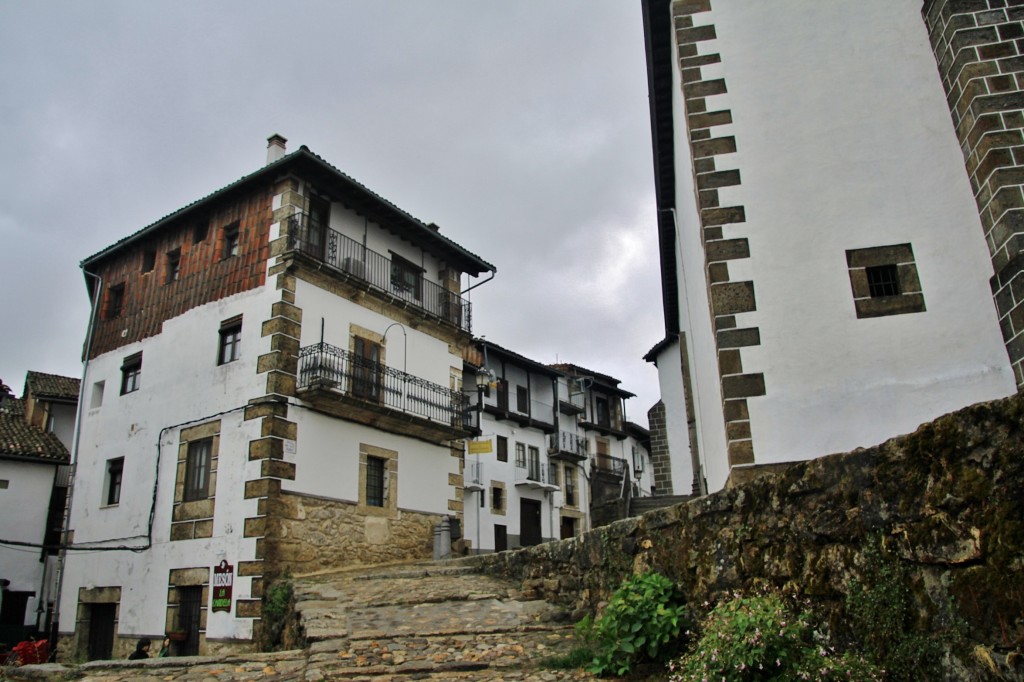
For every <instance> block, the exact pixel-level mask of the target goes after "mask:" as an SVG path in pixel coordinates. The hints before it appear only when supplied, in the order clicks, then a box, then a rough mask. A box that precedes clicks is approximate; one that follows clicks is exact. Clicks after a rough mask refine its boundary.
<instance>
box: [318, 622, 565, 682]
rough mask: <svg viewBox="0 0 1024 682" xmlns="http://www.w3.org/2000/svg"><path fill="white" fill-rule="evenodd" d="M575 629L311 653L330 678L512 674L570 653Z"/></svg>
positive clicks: (415, 639)
mask: <svg viewBox="0 0 1024 682" xmlns="http://www.w3.org/2000/svg"><path fill="white" fill-rule="evenodd" d="M573 645H574V640H573V629H572V628H571V627H566V626H563V627H560V628H557V629H553V628H542V629H536V630H520V631H505V632H491V633H476V634H450V635H439V636H426V637H424V636H419V635H412V636H409V637H392V638H388V639H380V640H357V641H350V642H349V643H348V647H347V648H346V649H344V650H341V651H332V650H330V649H329V648H327V647H325V648H324V649H322V650H321V649H320V647H316V648H311V649H310V657H309V662H310V665H311V666H313V667H315V668H317V669H318V670H320V671H321V672H323V674H324V675H326V676H328V677H352V676H358V675H384V674H413V673H421V672H428V673H434V672H444V671H447V672H451V671H454V670H470V669H472V670H498V669H503V670H508V669H513V668H515V669H522V668H523V667H524V666H525V667H529V666H532V665H534V664H535V663H536V662H537V661H538V660H540V659H543V658H546V657H548V656H553V655H558V654H564V653H568V651H569V649H571V648H572V646H573Z"/></svg>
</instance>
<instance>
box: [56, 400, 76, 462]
mask: <svg viewBox="0 0 1024 682" xmlns="http://www.w3.org/2000/svg"><path fill="white" fill-rule="evenodd" d="M77 409H78V408H77V407H76V406H75V405H64V404H60V403H50V415H51V416H52V417H53V435H55V436H57V439H58V440H60V442H61V443H63V444H64V447H66V448H67V449H68V452H70V451H71V446H72V445H73V441H74V439H75V418H76V410H77Z"/></svg>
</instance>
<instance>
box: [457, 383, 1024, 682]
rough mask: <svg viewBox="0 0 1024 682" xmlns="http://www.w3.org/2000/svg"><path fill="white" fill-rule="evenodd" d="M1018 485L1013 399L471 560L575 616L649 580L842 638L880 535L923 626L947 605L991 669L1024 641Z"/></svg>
mask: <svg viewBox="0 0 1024 682" xmlns="http://www.w3.org/2000/svg"><path fill="white" fill-rule="evenodd" d="M1022 489H1024V399H1022V398H1021V397H1017V396H1014V397H1011V398H1007V399H1004V400H1001V401H995V402H991V403H982V404H978V405H975V406H972V407H968V408H965V409H964V410H961V411H959V412H957V413H954V414H951V415H947V416H945V417H942V418H940V419H938V420H936V421H935V422H932V423H929V424H925V425H923V426H922V427H920V428H919V429H918V430H917V431H916V432H915V433H913V434H910V435H907V436H901V437H899V438H894V439H892V440H890V441H888V442H886V443H884V444H882V445H879V446H876V447H872V448H868V449H859V450H856V451H854V452H851V453H847V454H839V455H832V456H829V457H823V458H820V459H817V460H812V461H808V462H800V463H796V464H794V465H792V466H790V467H789V468H787V469H786V470H785V471H783V472H781V473H778V474H776V475H766V476H763V477H760V478H757V479H756V480H753V481H750V482H749V483H747V484H745V485H742V486H738V487H736V488H732V489H727V490H723V491H721V492H718V493H716V494H713V495H710V496H707V497H704V498H700V499H697V500H694V501H692V502H689V503H687V504H682V505H678V506H675V507H669V508H666V509H662V510H658V511H655V512H652V513H649V514H647V515H645V516H643V517H640V518H634V519H627V520H625V521H620V522H617V523H614V524H612V525H610V526H606V527H604V528H599V529H597V530H594V531H591V532H590V533H587V534H585V535H583V536H581V537H578V538H573V539H571V540H563V541H560V542H555V543H549V544H546V545H541V546H538V547H532V548H529V549H527V550H524V551H520V552H503V553H499V554H491V555H481V556H477V557H473V558H471V559H469V561H471V562H475V563H477V564H478V565H480V566H481V567H482V568H483V569H484V570H486V571H490V572H494V573H497V574H501V575H505V576H510V577H513V578H516V579H520V580H523V581H524V586H525V588H526V589H527V590H528V591H531V590H532V591H534V592H536V593H537V596H543V597H544V598H547V599H550V600H553V601H558V602H562V603H564V604H566V606H568V607H570V608H574V609H578V610H580V611H582V610H589V609H593V608H595V607H596V606H597V605H598V603H599V602H601V601H602V600H604V599H606V598H607V597H608V595H609V594H610V592H611V591H612V590H613V589H614V588H615V587H617V586H618V584H619V582H620V581H621V580H622V579H623V577H625V576H627V575H629V574H631V573H634V572H643V571H646V570H649V569H650V570H655V571H659V572H662V573H664V574H666V575H668V576H670V577H672V578H673V579H674V580H675V581H676V582H677V583H678V584H679V585H680V587H681V588H682V590H683V592H684V594H686V595H687V596H688V599H689V601H690V603H691V605H693V606H694V607H699V606H700V605H701V604H703V603H704V602H705V601H710V602H714V601H716V600H717V599H718V598H719V597H721V596H724V595H725V594H726V593H728V592H730V591H732V590H735V589H744V588H751V587H753V586H755V585H763V584H768V585H774V586H777V587H780V588H786V589H788V590H792V591H793V592H796V593H798V594H800V595H803V596H805V597H807V598H809V599H811V600H813V601H814V602H815V605H816V607H817V608H818V609H819V610H820V612H822V613H824V614H825V615H826V616H827V617H828V618H829V619H830V622H832V623H833V624H834V625H835V626H836V627H841V623H842V620H843V599H844V595H845V593H846V591H847V589H848V586H849V583H850V580H851V579H852V578H854V577H856V576H857V575H858V571H859V568H858V567H859V566H860V565H862V564H863V557H864V553H865V549H866V548H867V547H869V546H876V545H877V543H878V541H879V538H880V539H881V541H882V543H883V544H884V546H885V547H886V549H887V551H888V552H890V553H891V555H892V556H894V557H896V560H898V561H900V562H902V563H903V564H904V565H905V566H906V567H907V568H908V570H909V574H910V576H911V580H912V583H911V585H910V587H911V590H912V593H913V595H914V599H915V600H916V604H917V606H918V607H919V613H920V614H921V616H920V620H919V623H918V625H917V627H919V628H921V629H922V630H923V631H929V629H930V627H931V625H932V623H931V618H932V617H934V616H935V615H936V614H939V613H947V612H948V610H949V609H950V608H952V609H953V610H954V611H955V612H956V613H957V614H959V616H960V617H961V618H962V619H963V620H964V621H965V622H966V623H967V628H968V639H969V640H970V642H971V645H970V646H974V645H975V644H977V645H980V646H983V647H985V648H986V650H987V651H993V652H996V654H994V657H995V659H996V660H997V661H998V660H1000V659H999V655H998V652H1000V651H1003V652H1005V651H1007V650H1009V649H1011V648H1013V647H1015V646H1017V647H1019V646H1020V643H1021V642H1022V641H1024V640H1022V638H1024V621H1022V620H1021V618H1020V614H1021V613H1024V495H1021V490H1022ZM969 650H970V647H968V651H969ZM958 665H960V666H961V667H959V668H957V669H956V670H955V671H954V672H952V673H951V679H990V678H988V677H986V676H985V674H984V673H983V672H977V671H982V670H983V669H982V668H981V667H979V666H980V665H981V664H980V663H979V662H978V661H977V660H974V659H973V658H971V657H970V656H968V657H967V658H966V659H963V660H962V661H961V663H960V664H958ZM972 670H974V671H975V672H977V675H976V676H975V673H973V672H971V671H972ZM1010 679H1017V678H1013V677H1011V678H1010Z"/></svg>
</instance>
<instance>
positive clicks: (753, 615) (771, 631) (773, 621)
mask: <svg viewBox="0 0 1024 682" xmlns="http://www.w3.org/2000/svg"><path fill="white" fill-rule="evenodd" d="M668 667H669V672H670V675H669V680H670V681H671V682H701V681H703V680H715V681H716V682H717V681H718V680H722V682H747V681H749V680H779V681H782V680H787V681H788V680H815V681H822V682H824V681H826V680H850V681H854V682H870V681H873V680H882V679H883V677H882V674H881V672H880V671H879V670H878V669H876V668H875V667H874V666H872V665H871V664H870V663H868V662H867V661H865V660H864V659H862V658H861V657H859V656H856V655H854V654H850V653H847V654H843V655H842V656H840V655H836V654H835V652H834V651H833V650H832V649H831V648H830V647H827V646H825V645H824V644H823V643H818V642H815V641H814V631H813V628H812V626H811V619H810V616H809V614H807V613H800V614H797V615H794V614H793V613H792V612H791V611H790V609H789V608H787V606H786V604H785V601H784V600H783V598H782V597H781V596H779V595H778V594H774V593H767V594H762V595H755V596H749V597H744V596H736V597H734V598H733V599H730V600H729V601H726V602H723V603H721V604H719V605H718V606H716V607H715V608H713V609H712V610H711V611H710V612H709V613H708V615H707V617H706V618H705V619H704V621H703V622H702V624H701V635H700V638H699V639H698V640H697V643H696V645H695V646H694V647H693V649H692V650H690V651H689V652H688V653H686V654H685V655H683V656H682V657H680V658H678V659H675V660H673V661H670V662H669V666H668Z"/></svg>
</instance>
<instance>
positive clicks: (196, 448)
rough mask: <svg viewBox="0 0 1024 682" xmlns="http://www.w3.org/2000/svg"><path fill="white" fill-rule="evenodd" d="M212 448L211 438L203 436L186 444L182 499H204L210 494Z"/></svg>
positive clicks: (186, 500) (188, 500) (187, 500)
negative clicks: (186, 452) (186, 453)
mask: <svg viewBox="0 0 1024 682" xmlns="http://www.w3.org/2000/svg"><path fill="white" fill-rule="evenodd" d="M212 450H213V439H212V438H203V439H202V440H194V441H192V442H190V443H189V444H188V455H187V459H186V460H185V490H184V492H183V494H182V499H184V501H185V502H190V501H192V500H205V499H206V498H208V497H209V496H210V455H211V451H212Z"/></svg>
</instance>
